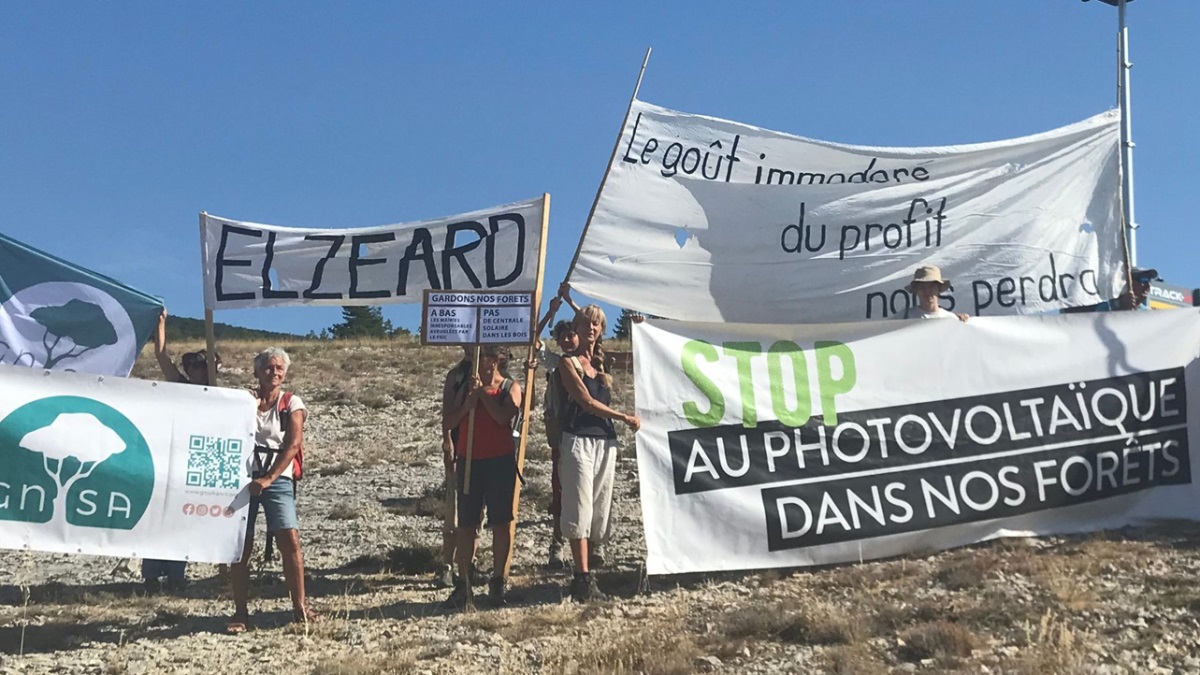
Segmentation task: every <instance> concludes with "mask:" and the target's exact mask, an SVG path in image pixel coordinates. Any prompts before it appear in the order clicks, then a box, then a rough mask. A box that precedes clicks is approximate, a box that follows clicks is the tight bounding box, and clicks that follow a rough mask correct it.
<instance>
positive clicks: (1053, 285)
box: [1038, 253, 1067, 302]
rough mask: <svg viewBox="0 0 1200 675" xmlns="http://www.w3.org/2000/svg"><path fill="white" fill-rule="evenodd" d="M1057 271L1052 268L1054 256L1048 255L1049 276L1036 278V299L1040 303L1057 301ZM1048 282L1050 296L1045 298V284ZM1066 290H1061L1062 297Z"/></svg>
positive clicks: (1044, 275)
mask: <svg viewBox="0 0 1200 675" xmlns="http://www.w3.org/2000/svg"><path fill="white" fill-rule="evenodd" d="M1057 280H1058V270H1057V269H1056V268H1055V266H1054V254H1053V253H1051V254H1050V274H1043V275H1042V276H1040V277H1038V297H1039V298H1041V299H1042V302H1050V301H1051V300H1058V281H1057ZM1047 281H1049V282H1050V295H1049V297H1047V296H1046V282H1047ZM1066 292H1067V291H1066V289H1065V288H1064V289H1063V295H1066Z"/></svg>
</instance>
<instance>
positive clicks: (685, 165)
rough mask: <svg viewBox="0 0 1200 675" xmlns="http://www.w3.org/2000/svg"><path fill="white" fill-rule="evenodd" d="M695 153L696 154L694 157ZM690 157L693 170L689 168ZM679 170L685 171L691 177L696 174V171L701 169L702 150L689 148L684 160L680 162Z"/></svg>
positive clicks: (684, 154)
mask: <svg viewBox="0 0 1200 675" xmlns="http://www.w3.org/2000/svg"><path fill="white" fill-rule="evenodd" d="M693 152H694V153H696V154H695V155H693V154H692V153H693ZM688 157H691V158H692V168H690V169H689V168H688ZM679 168H681V169H683V172H684V173H686V174H687V175H689V176H690V175H692V174H694V173H696V169H698V168H700V148H688V149H687V151H686V152H684V153H683V159H682V160H680V162H679Z"/></svg>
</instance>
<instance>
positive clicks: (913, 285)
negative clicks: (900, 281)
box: [904, 265, 970, 321]
mask: <svg viewBox="0 0 1200 675" xmlns="http://www.w3.org/2000/svg"><path fill="white" fill-rule="evenodd" d="M905 288H906V290H908V292H909V293H912V294H913V295H915V296H917V304H916V306H914V307H911V308H909V309H905V310H904V318H905V319H953V318H955V317H957V318H958V320H959V321H966V320H967V319H969V318H970V317H969V316H968V315H966V314H954V313H953V312H951V311H949V310H947V309H945V308H943V307H942V306H941V305H939V304H938V295H940V294H941V293H945V292H946V291H947V290H949V289H950V280H949V279H944V278H942V270H941V269H939V268H938V267H935V266H934V265H922V266H920V267H918V268H917V271H916V272H914V273H913V279H912V281H910V282H908V286H906V287H905Z"/></svg>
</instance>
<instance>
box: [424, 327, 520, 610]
mask: <svg viewBox="0 0 1200 675" xmlns="http://www.w3.org/2000/svg"><path fill="white" fill-rule="evenodd" d="M507 363H508V353H507V352H506V351H505V350H503V349H502V348H500V347H497V346H494V345H489V346H486V347H483V348H482V349H481V350H480V351H479V363H478V364H477V366H476V372H475V376H474V377H472V378H471V380H470V385H469V389H468V391H467V395H466V397H465V399H464V400H463V402H462V404H461V405H459V406H458V407H457V408H456V409H455V410H453V411H452V412H451V413H450V415H449V417H448V419H447V422H448V424H450V425H453V426H457V428H458V438H457V442H456V443H455V444H454V445H455V465H456V467H455V468H456V471H455V474H456V478H457V483H458V530H457V532H458V541H457V542H456V547H455V548H456V553H457V558H458V575H459V579H458V584H457V586H455V588H454V591H453V592H452V593H451V594H450V597H449V598H447V599H446V601H445V603H443V605H444V606H446V607H465V606H467V605H468V604H469V602H470V598H471V558H472V553H473V550H474V546H473V545H472V544H473V542H474V539H475V533H476V532H477V531H478V530H479V526H480V525H481V524H482V520H483V509H484V506H487V516H488V528H490V529H491V530H492V578H491V580H490V581H489V582H488V599H489V600H490V602H491V604H492V605H494V606H501V605H504V604H505V603H506V600H505V594H506V592H507V584H508V569H509V562H510V561H509V555H510V554H511V551H512V546H511V541H510V532H509V529H508V526H509V523H511V522H512V521H513V517H514V514H513V501H514V500H513V496H514V494H515V491H516V486H517V455H516V452H517V447H516V444H515V443H514V442H513V434H512V423H513V420H514V419H515V418H516V416H517V414H518V413H519V412H520V410H521V385H520V384H518V383H517V382H516V381H515V380H513V379H512V378H511V377H508V375H507V374H506V372H507V370H506V367H507ZM472 412H473V413H474V414H473V415H472ZM468 444H470V447H471V457H470V463H469V464H468V463H467V446H468ZM467 474H470V483H467ZM468 487H469V489H468Z"/></svg>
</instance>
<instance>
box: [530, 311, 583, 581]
mask: <svg viewBox="0 0 1200 675" xmlns="http://www.w3.org/2000/svg"><path fill="white" fill-rule="evenodd" d="M557 299H558V298H555V300H557ZM551 336H552V337H553V338H554V341H555V343H556V344H557V345H558V348H559V350H561V352H562V353H561V354H555V353H554V352H550V351H547V350H546V348H545V345H542V344H541V342H540V341H539V343H538V345H539V347H538V360H539V361H540V362H541V364H542V365H545V367H546V392H545V394H544V395H543V400H542V422H543V423H544V425H545V427H546V444H547V445H548V446H549V447H550V507H549V508H548V509H547V510H548V511H549V513H550V517H551V518H552V519H553V522H554V530H553V535H552V537H551V539H550V551H549V556H548V558H547V561H546V566H547V567H549V568H550V569H562V568H564V567H566V561H565V560H564V559H563V556H562V544H563V535H562V481H561V479H560V478H559V465H560V464H561V463H562V462H561V456H562V435H563V427H564V426H565V424H566V422H568V421H569V418H570V417H573V415H574V413H573V411H574V407H573V405H571V398H570V396H569V395H568V394H567V390H566V387H565V386H564V385H563V383H562V377H561V376H559V374H558V368H559V366H560V365H561V363H562V358H563V356H562V355H563V354H572V353H574V352H575V351H576V350H578V349H579V336H578V335H577V334H576V333H575V327H574V325H573V324H572V323H571V322H570V321H559V322H558V323H556V324H554V330H553V331H551Z"/></svg>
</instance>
